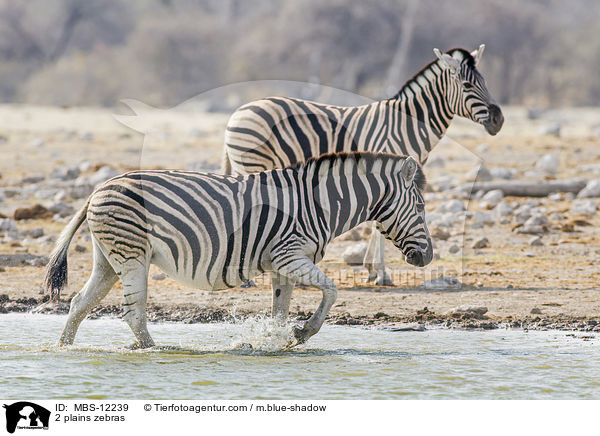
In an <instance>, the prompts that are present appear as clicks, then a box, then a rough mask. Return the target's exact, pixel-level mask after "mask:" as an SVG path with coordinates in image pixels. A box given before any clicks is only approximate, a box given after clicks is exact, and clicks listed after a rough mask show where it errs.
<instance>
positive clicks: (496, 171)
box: [490, 167, 513, 180]
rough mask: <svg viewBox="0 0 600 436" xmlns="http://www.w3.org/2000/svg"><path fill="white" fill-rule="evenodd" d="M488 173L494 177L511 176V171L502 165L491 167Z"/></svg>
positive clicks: (505, 178) (505, 177)
mask: <svg viewBox="0 0 600 436" xmlns="http://www.w3.org/2000/svg"><path fill="white" fill-rule="evenodd" d="M490 174H491V175H492V177H493V178H494V179H502V180H510V179H512V178H513V172H512V171H511V170H509V169H507V168H504V167H491V168H490Z"/></svg>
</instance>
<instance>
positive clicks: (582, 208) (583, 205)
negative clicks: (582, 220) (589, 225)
mask: <svg viewBox="0 0 600 436" xmlns="http://www.w3.org/2000/svg"><path fill="white" fill-rule="evenodd" d="M571 213H573V214H576V215H595V214H596V203H595V202H593V201H592V200H577V201H575V202H573V206H572V207H571Z"/></svg>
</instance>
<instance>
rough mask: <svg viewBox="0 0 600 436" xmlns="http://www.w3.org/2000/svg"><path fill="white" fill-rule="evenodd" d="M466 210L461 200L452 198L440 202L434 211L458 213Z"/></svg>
mask: <svg viewBox="0 0 600 436" xmlns="http://www.w3.org/2000/svg"><path fill="white" fill-rule="evenodd" d="M464 210H466V208H465V205H464V203H463V202H462V200H458V199H454V200H450V201H447V202H445V203H442V204H440V205H439V206H438V207H437V208H436V209H435V211H436V212H441V213H447V212H450V213H458V212H462V211H464Z"/></svg>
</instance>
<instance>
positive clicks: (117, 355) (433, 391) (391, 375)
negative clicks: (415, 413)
mask: <svg viewBox="0 0 600 436" xmlns="http://www.w3.org/2000/svg"><path fill="white" fill-rule="evenodd" d="M65 318H66V317H65V316H57V315H32V314H5V315H0V359H1V362H2V363H1V369H2V371H1V373H0V398H2V397H4V398H6V399H24V398H32V399H41V398H44V399H57V398H94V399H102V398H108V399H403V398H406V399H483V398H486V399H535V398H539V399H577V398H596V399H598V398H600V336H598V335H596V334H589V333H585V334H584V333H575V334H573V333H569V332H557V331H529V332H524V331H522V330H494V331H458V330H443V329H439V330H438V329H434V330H428V331H425V332H389V331H384V330H376V329H367V328H357V327H340V326H325V327H324V328H323V329H322V330H321V332H319V333H318V334H317V335H316V336H315V337H313V338H311V339H310V341H309V342H308V344H305V345H303V346H301V347H298V348H297V349H294V350H292V351H277V349H278V347H281V345H282V344H283V343H285V340H286V337H287V334H288V329H285V330H282V329H281V328H276V327H274V326H273V325H271V323H270V322H269V321H268V320H261V319H254V320H250V321H246V322H243V323H240V324H193V325H186V324H152V325H150V326H149V330H150V333H151V334H152V336H153V337H154V339H155V341H156V342H157V343H158V344H160V345H161V346H163V348H162V349H158V350H151V351H129V350H128V349H127V348H126V346H127V345H129V344H130V343H131V342H133V335H132V333H131V331H130V330H129V328H128V327H127V325H126V324H125V323H124V322H123V321H121V320H118V319H108V318H104V319H98V320H85V321H84V322H83V323H82V325H81V327H80V330H79V333H78V335H77V338H76V342H75V345H74V346H73V347H67V348H58V347H56V346H55V345H54V343H55V342H56V340H57V338H58V335H59V333H60V330H61V329H62V326H63V324H64V321H65ZM241 344H252V346H253V348H252V349H250V348H249V347H248V346H244V345H242V346H241V347H240V345H241Z"/></svg>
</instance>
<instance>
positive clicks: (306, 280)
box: [272, 255, 337, 346]
mask: <svg viewBox="0 0 600 436" xmlns="http://www.w3.org/2000/svg"><path fill="white" fill-rule="evenodd" d="M285 262H286V263H285V265H282V266H281V267H277V259H273V262H272V264H273V267H274V269H275V270H276V272H278V273H279V274H281V275H283V276H285V277H289V278H291V279H294V280H297V281H298V282H299V283H303V284H305V285H308V286H316V287H318V288H320V289H321V291H322V292H323V299H322V300H321V303H320V304H319V307H318V308H317V310H316V311H315V313H313V315H312V316H311V317H310V319H308V321H306V322H305V323H304V326H302V328H300V327H294V338H295V340H296V342H295V343H293V344H290V345H291V346H294V345H297V344H302V343H304V342H306V341H307V340H308V338H310V337H311V336H313V335H314V334H315V333H317V332H318V331H319V330H320V329H321V326H322V325H323V322H324V321H325V317H326V316H327V314H328V313H329V310H330V309H331V306H333V303H334V302H335V300H336V298H337V286H336V285H335V283H334V282H333V280H331V279H330V278H329V277H327V276H326V275H325V274H324V273H323V271H321V270H320V269H319V268H318V267H317V266H316V265H315V264H314V263H312V262H311V261H310V260H309V259H308V258H307V257H306V256H303V255H299V256H298V257H296V258H293V259H292V260H290V259H289V258H287V259H286V260H285Z"/></svg>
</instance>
